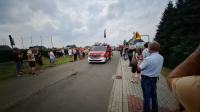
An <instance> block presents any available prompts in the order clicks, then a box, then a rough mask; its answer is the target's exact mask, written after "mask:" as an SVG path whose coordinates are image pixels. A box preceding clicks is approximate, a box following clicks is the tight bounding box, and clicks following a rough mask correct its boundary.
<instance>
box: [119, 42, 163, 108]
mask: <svg viewBox="0 0 200 112" xmlns="http://www.w3.org/2000/svg"><path fill="white" fill-rule="evenodd" d="M159 47H160V44H159V43H158V42H156V41H153V42H150V43H148V42H147V43H145V44H144V46H143V47H141V46H140V47H137V46H134V45H132V46H123V48H122V49H121V51H120V53H121V56H122V57H123V59H124V60H128V59H129V67H130V68H131V71H132V73H133V80H131V82H132V83H136V84H137V83H138V82H139V81H141V88H142V92H143V98H144V101H143V111H144V112H150V110H152V112H158V101H157V93H156V88H157V87H156V83H157V80H158V79H159V75H160V72H161V69H162V66H163V61H164V58H163V57H162V56H161V55H160V54H159ZM150 104H151V105H150ZM150 106H151V107H150Z"/></svg>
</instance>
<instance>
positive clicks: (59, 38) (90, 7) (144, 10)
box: [0, 0, 169, 48]
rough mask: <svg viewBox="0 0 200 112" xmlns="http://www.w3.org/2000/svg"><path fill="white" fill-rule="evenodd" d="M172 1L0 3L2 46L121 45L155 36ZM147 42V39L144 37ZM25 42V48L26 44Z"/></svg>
mask: <svg viewBox="0 0 200 112" xmlns="http://www.w3.org/2000/svg"><path fill="white" fill-rule="evenodd" d="M168 2H169V0H0V45H2V44H10V43H9V40H8V35H9V34H11V35H12V37H13V38H14V40H15V43H16V46H17V47H20V48H22V47H23V44H24V47H28V46H30V45H31V37H32V44H33V45H41V40H42V45H44V46H47V47H51V36H52V40H53V44H54V46H55V47H63V46H66V45H69V44H76V45H78V46H85V45H92V44H93V43H95V42H104V41H105V40H104V38H103V32H104V29H105V28H106V29H107V38H106V41H107V42H108V43H110V44H112V45H118V44H121V43H122V42H123V40H124V39H126V40H129V39H130V38H131V37H132V32H133V31H138V32H140V33H141V34H143V35H144V34H145V35H150V37H151V38H153V37H154V36H155V33H156V29H157V25H158V24H159V21H160V18H161V16H162V13H163V11H164V9H165V8H166V6H167V4H168ZM143 39H144V40H147V38H146V37H143ZM22 40H23V44H22Z"/></svg>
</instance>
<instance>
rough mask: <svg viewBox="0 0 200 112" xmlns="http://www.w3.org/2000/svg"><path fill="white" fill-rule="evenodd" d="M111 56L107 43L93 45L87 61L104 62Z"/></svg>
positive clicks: (110, 49)
mask: <svg viewBox="0 0 200 112" xmlns="http://www.w3.org/2000/svg"><path fill="white" fill-rule="evenodd" d="M111 58H112V48H111V47H110V46H109V45H94V46H92V48H91V50H90V52H89V54H88V62H89V63H92V62H95V63H106V62H107V61H108V60H109V59H111Z"/></svg>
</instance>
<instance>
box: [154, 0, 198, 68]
mask: <svg viewBox="0 0 200 112" xmlns="http://www.w3.org/2000/svg"><path fill="white" fill-rule="evenodd" d="M199 20H200V1H199V0H178V1H177V2H176V6H175V7H173V4H172V2H171V1H170V2H169V4H168V6H167V8H166V9H165V11H164V13H163V16H162V19H161V21H160V24H159V26H158V30H157V33H156V38H155V40H157V41H158V42H160V44H161V54H162V55H163V56H164V58H165V66H167V67H170V68H174V67H175V66H177V65H178V64H179V63H181V62H182V61H183V60H184V59H185V58H186V57H188V56H189V55H190V54H191V53H192V52H193V51H194V50H195V49H196V48H197V46H198V45H199V44H200V28H199V26H200V21H199Z"/></svg>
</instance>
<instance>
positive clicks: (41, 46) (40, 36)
mask: <svg viewBox="0 0 200 112" xmlns="http://www.w3.org/2000/svg"><path fill="white" fill-rule="evenodd" d="M40 42H41V47H42V36H40Z"/></svg>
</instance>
